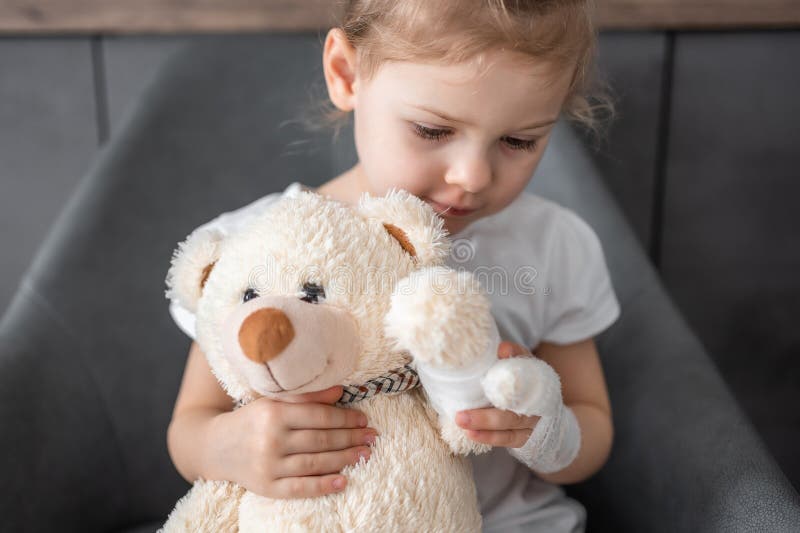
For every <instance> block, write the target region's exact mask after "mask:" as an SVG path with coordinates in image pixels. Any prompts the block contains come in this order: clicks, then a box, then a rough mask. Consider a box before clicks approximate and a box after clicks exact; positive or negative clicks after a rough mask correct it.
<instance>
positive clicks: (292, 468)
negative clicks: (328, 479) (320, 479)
mask: <svg viewBox="0 0 800 533" xmlns="http://www.w3.org/2000/svg"><path fill="white" fill-rule="evenodd" d="M371 454H372V450H370V449H369V447H368V446H358V447H356V448H349V449H347V450H338V451H335V452H322V453H297V454H294V455H287V456H286V457H284V458H283V460H282V461H281V462H280V463H279V464H278V466H277V467H276V469H275V476H276V477H278V478H279V479H280V478H286V477H296V476H318V475H322V474H335V473H337V472H341V470H342V469H343V468H344V467H345V466H347V465H354V464H357V463H358V462H359V461H361V460H362V459H363V460H364V461H368V460H369V457H370V455H371Z"/></svg>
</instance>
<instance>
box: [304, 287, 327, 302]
mask: <svg viewBox="0 0 800 533" xmlns="http://www.w3.org/2000/svg"><path fill="white" fill-rule="evenodd" d="M302 292H303V296H301V297H300V299H301V300H303V301H304V302H308V303H310V304H317V303H319V299H320V298H325V289H323V288H322V285H318V284H316V283H308V282H306V283H303V291H302Z"/></svg>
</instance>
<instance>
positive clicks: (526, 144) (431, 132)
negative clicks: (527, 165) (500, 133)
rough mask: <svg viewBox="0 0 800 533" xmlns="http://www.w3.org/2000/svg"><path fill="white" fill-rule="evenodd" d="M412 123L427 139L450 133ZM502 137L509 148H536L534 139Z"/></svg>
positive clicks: (421, 135)
mask: <svg viewBox="0 0 800 533" xmlns="http://www.w3.org/2000/svg"><path fill="white" fill-rule="evenodd" d="M412 124H413V126H414V132H415V133H416V134H417V135H419V136H420V137H422V138H423V139H427V140H429V141H441V140H442V139H444V138H445V137H448V136H449V135H450V134H451V133H452V132H451V131H450V130H443V129H438V128H426V127H425V126H422V125H420V124H417V123H416V122H414V123H412ZM504 139H506V141H505V144H506V146H508V147H509V148H510V149H511V150H522V151H526V152H533V151H534V150H536V146H537V142H536V141H533V140H531V141H529V140H525V139H517V138H516V137H504Z"/></svg>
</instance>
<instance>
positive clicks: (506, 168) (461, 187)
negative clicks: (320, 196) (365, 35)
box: [326, 35, 572, 234]
mask: <svg viewBox="0 0 800 533" xmlns="http://www.w3.org/2000/svg"><path fill="white" fill-rule="evenodd" d="M329 39H330V35H329ZM345 44H346V43H345ZM333 51H334V50H329V47H328V43H326V60H327V56H328V54H329V53H330V52H333ZM344 52H345V53H346V50H345V51H344ZM517 54H518V53H516V52H506V51H495V52H491V53H487V54H486V56H485V58H484V59H485V61H486V63H487V65H488V67H487V68H484V69H479V67H478V66H477V65H476V64H475V63H465V64H457V65H436V64H419V63H410V62H386V63H384V64H382V65H381V67H380V68H379V69H378V71H377V72H376V73H375V75H374V76H373V77H372V78H371V79H370V80H368V81H364V80H363V79H361V78H359V76H358V74H357V71H358V70H357V68H355V66H354V68H353V70H352V71H351V72H352V73H353V74H352V77H351V78H350V80H349V83H348V84H346V85H343V84H340V85H339V86H338V88H339V89H342V88H343V87H345V88H346V87H349V92H348V93H346V94H345V95H344V96H345V97H344V98H338V101H337V97H338V96H342V95H341V94H334V93H335V90H336V89H337V87H336V86H334V87H333V88H332V86H331V83H332V81H335V80H332V79H330V76H331V75H332V73H331V70H334V71H336V68H335V67H334V68H328V65H326V79H328V86H329V92H330V93H331V98H332V99H333V101H334V103H335V104H336V105H337V106H338V107H340V109H345V110H350V109H352V110H353V111H354V125H355V142H356V149H357V151H358V157H359V164H358V165H357V166H356V168H355V169H354V170H353V172H354V173H355V178H356V180H357V181H358V183H359V187H360V188H361V190H362V191H369V192H370V193H371V194H374V195H383V194H384V193H385V192H386V191H387V190H388V189H389V188H391V187H396V188H402V189H406V190H407V191H409V192H411V193H412V194H414V195H416V196H418V197H420V198H421V199H423V200H425V201H426V202H428V203H429V204H430V205H431V206H432V207H433V208H434V210H436V211H437V212H439V213H440V214H441V215H442V216H443V218H444V220H445V227H446V228H447V229H448V231H449V232H450V233H451V234H455V233H457V232H459V231H460V230H462V229H464V228H465V227H466V226H467V225H469V224H470V223H471V222H473V221H475V220H477V219H479V218H482V217H485V216H487V215H491V214H493V213H496V212H498V211H500V210H501V209H503V208H504V207H506V206H507V205H508V204H510V203H511V202H512V201H513V200H514V199H515V198H516V197H517V195H518V194H519V193H520V192H521V191H522V190H523V189H524V188H525V186H526V185H527V183H528V181H529V180H530V178H531V177H532V175H533V172H534V170H535V169H536V166H537V165H538V163H539V161H540V160H541V158H542V154H543V153H544V149H545V146H546V145H547V142H548V139H549V137H550V132H551V131H552V129H553V126H554V124H555V122H556V120H557V118H558V116H559V113H560V111H561V106H562V104H563V103H564V100H565V98H566V95H567V91H568V87H569V83H570V80H571V75H572V72H571V71H562V72H553V71H552V70H548V69H547V65H539V66H532V65H531V64H530V63H529V62H523V61H522V60H521V57H520V56H518V55H517ZM338 66H339V67H343V66H344V63H342V62H340V63H339V64H338ZM342 71H343V68H342V69H339V71H338V72H342ZM335 73H336V72H334V73H333V74H335ZM340 81H341V80H340Z"/></svg>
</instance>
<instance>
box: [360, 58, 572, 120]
mask: <svg viewBox="0 0 800 533" xmlns="http://www.w3.org/2000/svg"><path fill="white" fill-rule="evenodd" d="M571 79H572V72H571V70H570V69H568V68H561V69H559V68H557V67H555V66H554V65H552V64H549V63H544V62H539V63H537V62H535V61H532V60H530V59H529V58H527V57H520V55H519V54H516V53H512V52H503V51H498V52H495V53H491V54H487V55H486V56H484V57H483V58H481V59H480V60H475V61H469V62H466V63H460V64H437V63H415V62H387V63H386V64H384V65H382V66H381V68H380V69H379V70H378V71H377V72H376V75H375V77H374V78H373V80H372V83H371V85H372V86H373V89H374V93H375V94H376V95H381V98H382V99H388V100H390V101H391V102H392V103H394V104H396V105H397V106H398V107H400V108H411V109H420V110H422V112H426V111H433V112H438V113H437V114H439V115H444V116H446V117H449V118H451V119H454V120H456V121H463V122H469V119H470V118H471V119H473V121H475V122H477V121H479V118H480V117H485V116H486V115H492V116H494V117H497V118H503V119H505V120H504V122H508V121H509V120H510V121H512V122H519V127H520V128H526V127H527V126H528V125H530V124H535V123H537V122H542V121H545V120H549V119H553V118H555V117H557V116H558V114H559V112H560V108H561V105H562V104H563V102H564V99H565V97H566V94H567V91H568V90H569V85H570V82H571Z"/></svg>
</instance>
